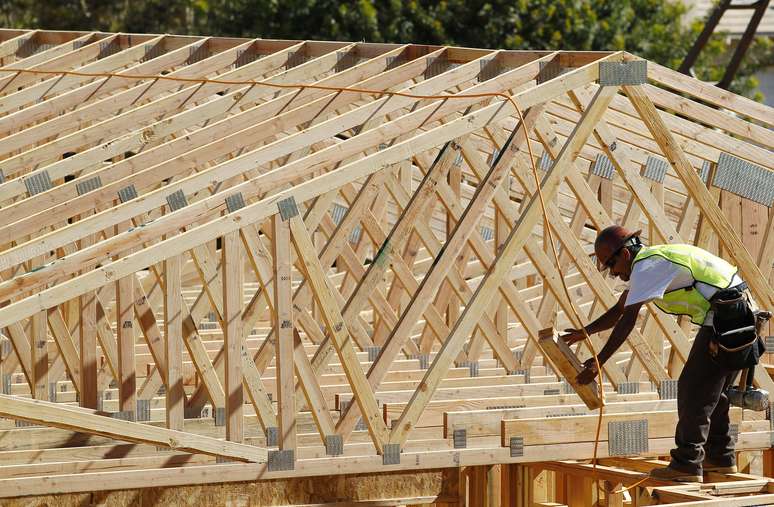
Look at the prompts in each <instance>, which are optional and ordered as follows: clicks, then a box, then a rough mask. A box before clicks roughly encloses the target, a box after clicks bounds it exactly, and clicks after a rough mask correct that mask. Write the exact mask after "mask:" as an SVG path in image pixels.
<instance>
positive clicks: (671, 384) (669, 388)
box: [658, 379, 677, 400]
mask: <svg viewBox="0 0 774 507" xmlns="http://www.w3.org/2000/svg"><path fill="white" fill-rule="evenodd" d="M658 397H659V398H661V399H662V400H676V399H677V380H672V379H669V380H662V381H661V385H660V386H659V388H658Z"/></svg>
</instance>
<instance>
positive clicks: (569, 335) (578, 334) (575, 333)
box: [559, 328, 586, 345]
mask: <svg viewBox="0 0 774 507" xmlns="http://www.w3.org/2000/svg"><path fill="white" fill-rule="evenodd" d="M564 332H565V333H566V334H563V335H562V336H560V337H559V338H561V339H562V340H564V341H565V343H567V345H572V344H573V343H578V342H581V341H583V340H585V339H586V335H585V334H583V329H572V328H570V329H565V330H564Z"/></svg>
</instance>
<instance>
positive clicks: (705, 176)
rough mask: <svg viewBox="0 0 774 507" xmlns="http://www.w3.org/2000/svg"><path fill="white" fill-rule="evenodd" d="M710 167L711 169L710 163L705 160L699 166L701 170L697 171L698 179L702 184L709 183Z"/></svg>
mask: <svg viewBox="0 0 774 507" xmlns="http://www.w3.org/2000/svg"><path fill="white" fill-rule="evenodd" d="M710 167H712V163H711V162H710V161H709V160H705V161H704V162H702V164H701V169H700V170H699V178H701V181H703V182H704V183H707V181H709V173H710Z"/></svg>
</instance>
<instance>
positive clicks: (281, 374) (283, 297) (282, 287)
mask: <svg viewBox="0 0 774 507" xmlns="http://www.w3.org/2000/svg"><path fill="white" fill-rule="evenodd" d="M272 225H273V234H272V238H273V240H274V241H273V246H274V252H273V253H274V256H273V259H274V312H275V314H274V336H275V338H274V339H275V341H276V350H277V363H276V364H277V379H278V382H277V398H278V405H277V419H278V421H279V445H280V449H283V450H286V449H287V450H292V449H295V448H296V424H295V421H296V399H295V396H296V395H295V393H296V389H295V387H296V379H295V376H294V371H295V367H294V358H293V349H294V348H295V347H294V343H293V341H294V340H295V338H294V336H293V313H294V312H293V303H292V298H293V293H292V289H291V284H292V279H291V273H290V266H291V263H292V253H291V246H290V240H291V237H290V226H289V224H288V222H287V221H286V220H283V219H282V217H281V216H280V215H279V214H277V215H274V217H273V219H272Z"/></svg>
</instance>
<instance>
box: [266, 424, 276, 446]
mask: <svg viewBox="0 0 774 507" xmlns="http://www.w3.org/2000/svg"><path fill="white" fill-rule="evenodd" d="M278 445H279V428H278V427H276V426H269V427H268V428H266V446H267V447H277V446H278Z"/></svg>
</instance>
